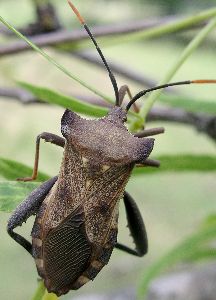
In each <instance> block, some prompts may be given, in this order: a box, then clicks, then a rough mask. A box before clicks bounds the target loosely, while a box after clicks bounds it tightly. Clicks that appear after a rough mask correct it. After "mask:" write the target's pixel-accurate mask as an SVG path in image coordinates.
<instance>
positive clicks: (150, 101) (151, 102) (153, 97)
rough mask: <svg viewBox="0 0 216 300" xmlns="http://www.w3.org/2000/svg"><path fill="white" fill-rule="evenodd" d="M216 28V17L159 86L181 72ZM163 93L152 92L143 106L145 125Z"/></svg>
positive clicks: (141, 114) (194, 40) (186, 49)
mask: <svg viewBox="0 0 216 300" xmlns="http://www.w3.org/2000/svg"><path fill="white" fill-rule="evenodd" d="M215 26H216V17H215V18H213V19H212V20H211V21H210V22H209V23H208V24H207V25H206V26H205V27H204V28H203V29H202V30H201V31H200V32H199V33H198V34H197V35H196V36H195V38H194V39H193V40H192V41H191V42H190V43H189V44H188V45H187V47H186V48H185V49H184V50H183V52H182V54H181V55H180V57H179V58H178V59H177V61H176V62H175V63H174V65H173V66H172V67H171V68H170V70H169V71H168V72H167V74H166V75H165V76H164V78H163V79H162V80H161V81H160V82H159V83H158V85H161V84H165V83H167V82H169V81H170V80H171V78H172V77H173V76H174V75H175V73H176V72H177V71H178V70H179V68H180V67H181V66H182V64H183V63H184V62H185V61H186V59H187V58H188V57H189V56H190V55H191V54H192V53H193V52H194V51H195V50H196V49H197V47H198V46H199V45H200V44H201V43H202V42H203V40H204V39H205V38H206V36H207V35H208V34H209V32H210V31H211V30H212V29H213V28H215ZM161 93H162V90H157V91H155V92H152V93H151V94H150V96H149V97H148V98H147V99H146V100H145V104H144V105H143V106H142V108H141V110H140V113H139V114H140V116H141V118H142V120H143V122H144V123H145V120H146V117H147V115H148V113H149V111H150V110H151V108H152V106H153V105H154V103H155V101H156V100H157V98H158V97H159V96H160V94H161Z"/></svg>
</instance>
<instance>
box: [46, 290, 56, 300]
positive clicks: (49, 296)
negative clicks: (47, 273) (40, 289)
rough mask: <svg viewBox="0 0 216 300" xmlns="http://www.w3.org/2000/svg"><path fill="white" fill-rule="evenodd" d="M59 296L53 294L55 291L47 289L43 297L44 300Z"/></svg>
mask: <svg viewBox="0 0 216 300" xmlns="http://www.w3.org/2000/svg"><path fill="white" fill-rule="evenodd" d="M58 299H59V298H58V297H57V296H56V295H55V294H53V293H48V292H47V290H46V291H45V294H44V296H43V298H42V300H58Z"/></svg>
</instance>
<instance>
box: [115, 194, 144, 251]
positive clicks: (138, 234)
mask: <svg viewBox="0 0 216 300" xmlns="http://www.w3.org/2000/svg"><path fill="white" fill-rule="evenodd" d="M123 199H124V204H125V210H126V215H127V221H128V227H129V230H130V233H131V235H132V238H133V240H134V243H135V249H131V248H129V247H128V246H125V245H123V244H120V243H117V244H116V246H115V247H116V248H117V249H120V250H123V251H125V252H127V253H129V254H132V255H136V256H143V255H145V254H146V253H147V251H148V239H147V233H146V229H145V225H144V222H143V219H142V215H141V213H140V211H139V208H138V206H137V205H136V202H135V201H134V200H133V198H132V197H131V196H130V194H129V193H127V192H125V193H124V198H123Z"/></svg>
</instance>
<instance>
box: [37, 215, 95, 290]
mask: <svg viewBox="0 0 216 300" xmlns="http://www.w3.org/2000/svg"><path fill="white" fill-rule="evenodd" d="M34 244H35V243H34V239H33V245H34ZM34 248H35V247H34ZM35 250H36V249H34V252H35V253H38V254H39V255H40V256H41V257H35V259H36V264H37V261H38V259H39V261H40V262H41V265H38V264H37V267H38V271H39V274H40V275H41V277H42V278H43V279H44V282H45V286H46V287H47V289H48V291H49V292H54V293H56V294H57V295H62V294H65V293H67V292H68V291H69V290H70V289H71V288H72V285H73V283H74V282H75V281H76V280H77V279H78V278H79V276H80V275H81V274H82V273H83V271H84V270H85V269H86V268H87V267H88V265H89V263H90V257H91V252H92V250H91V245H90V243H89V242H88V239H87V237H86V234H85V229H84V224H83V220H82V214H76V215H74V214H73V216H68V217H67V218H66V220H65V221H64V222H63V223H61V224H60V225H59V226H58V227H56V228H55V229H53V230H51V231H50V232H49V233H48V235H47V236H46V237H45V239H44V240H43V241H42V245H41V249H40V250H41V251H35ZM38 250H39V249H38ZM34 256H35V255H34ZM36 256H38V255H36Z"/></svg>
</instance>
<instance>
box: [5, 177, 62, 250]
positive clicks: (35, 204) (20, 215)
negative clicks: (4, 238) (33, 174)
mask: <svg viewBox="0 0 216 300" xmlns="http://www.w3.org/2000/svg"><path fill="white" fill-rule="evenodd" d="M57 178H58V177H57V176H55V177H53V178H51V179H49V180H47V181H46V182H44V183H43V184H41V185H40V186H39V187H38V188H36V189H35V190H34V191H32V192H31V194H30V195H29V196H28V197H27V198H26V199H25V200H24V201H23V202H22V203H20V204H19V205H18V206H17V208H16V209H15V211H14V212H13V214H12V215H11V217H10V219H9V220H8V225H7V232H8V234H9V235H10V236H11V237H12V238H13V239H14V240H15V241H16V242H17V243H18V244H20V245H21V246H22V247H24V248H25V249H26V250H27V251H28V252H29V253H30V254H32V245H31V243H30V242H29V241H27V240H26V239H25V238H24V237H22V236H21V235H19V234H18V233H16V232H14V231H13V230H14V229H15V228H16V227H17V226H21V225H22V223H23V222H25V221H26V220H27V219H28V218H29V217H30V216H32V215H34V214H36V213H37V212H38V210H39V208H40V206H41V204H42V202H43V200H44V199H45V197H46V195H47V194H48V192H49V191H50V189H51V188H52V186H53V185H54V183H55V182H56V180H57Z"/></svg>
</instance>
